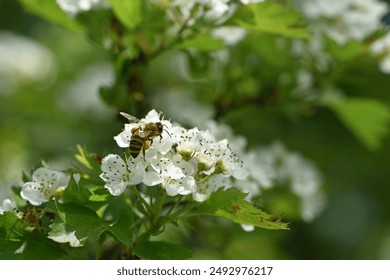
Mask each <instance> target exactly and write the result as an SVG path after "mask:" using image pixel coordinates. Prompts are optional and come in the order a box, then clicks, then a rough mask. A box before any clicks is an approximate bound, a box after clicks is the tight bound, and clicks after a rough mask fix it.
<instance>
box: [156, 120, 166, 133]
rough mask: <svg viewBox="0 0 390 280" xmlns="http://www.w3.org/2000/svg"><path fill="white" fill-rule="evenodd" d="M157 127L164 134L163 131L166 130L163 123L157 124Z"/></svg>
mask: <svg viewBox="0 0 390 280" xmlns="http://www.w3.org/2000/svg"><path fill="white" fill-rule="evenodd" d="M156 126H157V129H158V131H159V132H160V133H162V132H163V129H164V127H163V124H162V123H161V122H156Z"/></svg>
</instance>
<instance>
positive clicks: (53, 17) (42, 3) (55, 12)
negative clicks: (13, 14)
mask: <svg viewBox="0 0 390 280" xmlns="http://www.w3.org/2000/svg"><path fill="white" fill-rule="evenodd" d="M20 2H21V3H22V5H23V6H24V8H25V9H26V10H27V11H29V12H30V13H33V14H35V15H37V16H40V17H42V18H44V19H46V20H48V21H50V22H53V23H55V24H58V25H61V26H63V27H66V28H68V29H71V30H73V31H77V32H81V31H82V29H83V28H82V26H81V25H79V24H78V23H77V22H76V21H74V20H72V19H71V18H69V16H68V15H67V14H66V13H65V12H64V11H63V10H61V8H60V7H59V6H58V5H57V3H56V1H54V0H20Z"/></svg>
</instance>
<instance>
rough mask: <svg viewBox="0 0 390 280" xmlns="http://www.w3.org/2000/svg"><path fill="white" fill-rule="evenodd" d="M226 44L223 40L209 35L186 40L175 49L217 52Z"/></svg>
mask: <svg viewBox="0 0 390 280" xmlns="http://www.w3.org/2000/svg"><path fill="white" fill-rule="evenodd" d="M223 45H224V43H223V41H222V40H220V39H217V38H214V37H211V36H210V35H207V34H200V35H198V36H196V37H194V38H191V39H188V40H185V41H183V42H181V43H180V44H177V45H176V46H175V47H176V48H177V49H188V48H195V49H197V50H198V51H201V52H212V51H217V50H219V49H221V48H222V47H223Z"/></svg>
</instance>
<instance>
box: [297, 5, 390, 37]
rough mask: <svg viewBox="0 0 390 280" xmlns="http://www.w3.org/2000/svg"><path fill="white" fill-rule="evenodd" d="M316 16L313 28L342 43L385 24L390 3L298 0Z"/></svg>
mask: <svg viewBox="0 0 390 280" xmlns="http://www.w3.org/2000/svg"><path fill="white" fill-rule="evenodd" d="M294 2H295V3H296V4H297V6H298V8H299V9H300V10H301V11H302V12H303V14H304V15H305V16H306V17H307V18H309V19H310V20H312V29H313V30H315V31H316V30H318V31H320V32H323V33H325V34H327V35H328V36H329V37H330V38H332V39H333V40H335V41H336V42H338V43H340V44H344V43H346V42H347V41H349V40H363V39H365V38H366V37H367V36H368V35H370V34H372V33H373V32H374V31H376V30H378V28H379V27H380V26H381V19H382V17H383V16H384V15H385V14H386V13H387V11H388V6H387V5H386V4H385V3H384V2H383V1H378V0H344V1H338V0H331V1H321V0H314V1H313V0H310V1H302V0H294Z"/></svg>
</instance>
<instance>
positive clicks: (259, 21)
mask: <svg viewBox="0 0 390 280" xmlns="http://www.w3.org/2000/svg"><path fill="white" fill-rule="evenodd" d="M240 8H241V9H242V11H239V12H238V14H237V16H236V17H233V19H232V22H234V23H237V24H238V25H240V26H242V27H244V28H246V29H248V30H250V31H253V32H265V33H271V34H278V35H283V36H287V37H295V38H308V37H309V35H310V33H309V31H308V30H307V29H305V28H304V27H303V26H300V25H299V20H300V18H301V16H300V15H299V14H298V13H296V12H294V11H293V10H290V9H288V8H286V7H285V6H284V5H282V4H279V3H274V2H263V3H259V4H256V5H248V6H241V7H240Z"/></svg>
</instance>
